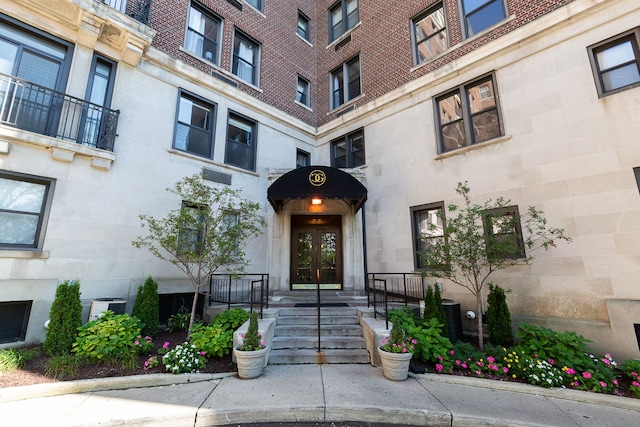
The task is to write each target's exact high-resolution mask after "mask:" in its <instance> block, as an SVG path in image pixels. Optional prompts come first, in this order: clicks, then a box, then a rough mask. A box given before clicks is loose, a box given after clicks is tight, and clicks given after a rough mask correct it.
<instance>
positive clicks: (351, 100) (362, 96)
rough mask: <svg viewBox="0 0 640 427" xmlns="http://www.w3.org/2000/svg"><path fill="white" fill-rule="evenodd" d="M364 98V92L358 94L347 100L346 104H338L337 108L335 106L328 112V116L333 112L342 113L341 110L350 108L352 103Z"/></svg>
mask: <svg viewBox="0 0 640 427" xmlns="http://www.w3.org/2000/svg"><path fill="white" fill-rule="evenodd" d="M362 98H364V93H361V94H360V95H358V96H356V97H355V98H353V99H350V100H348V101H347V102H345V103H344V104H341V105H339V106H337V107H336V108H334V109H333V110H331V111H329V112H328V113H327V116H329V115H331V114H337V113H340V111H341V110H344V109H346V108H348V107H349V106H351V105H352V104H354V103H356V102H357V101H359V100H361V99H362Z"/></svg>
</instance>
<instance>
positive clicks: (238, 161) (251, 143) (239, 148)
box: [224, 113, 257, 171]
mask: <svg viewBox="0 0 640 427" xmlns="http://www.w3.org/2000/svg"><path fill="white" fill-rule="evenodd" d="M256 127H257V124H256V122H255V121H253V120H250V119H248V118H246V117H243V116H240V115H239V114H235V113H229V121H228V124H227V146H226V149H225V155H224V162H225V163H226V164H228V165H233V166H237V167H239V168H242V169H247V170H250V171H255V169H256V158H255V157H256Z"/></svg>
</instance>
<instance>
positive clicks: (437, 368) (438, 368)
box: [436, 363, 444, 374]
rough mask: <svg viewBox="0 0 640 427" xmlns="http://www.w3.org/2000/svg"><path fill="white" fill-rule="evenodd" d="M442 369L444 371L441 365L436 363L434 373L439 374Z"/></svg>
mask: <svg viewBox="0 0 640 427" xmlns="http://www.w3.org/2000/svg"><path fill="white" fill-rule="evenodd" d="M443 369H444V367H443V366H442V365H441V364H439V363H436V372H438V373H439V374H441V373H442V370H443Z"/></svg>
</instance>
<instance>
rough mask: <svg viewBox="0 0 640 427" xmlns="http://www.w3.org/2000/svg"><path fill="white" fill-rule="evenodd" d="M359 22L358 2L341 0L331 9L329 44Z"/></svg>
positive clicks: (356, 0)
mask: <svg viewBox="0 0 640 427" xmlns="http://www.w3.org/2000/svg"><path fill="white" fill-rule="evenodd" d="M358 22H360V17H359V16H358V0H339V1H338V2H337V3H335V4H334V5H333V6H332V7H331V8H330V9H329V43H331V42H332V41H334V40H335V39H337V38H338V37H340V36H341V35H343V34H344V33H346V32H347V31H348V30H350V29H351V28H353V27H354V26H355V25H356V24H357V23H358Z"/></svg>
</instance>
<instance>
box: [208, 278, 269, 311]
mask: <svg viewBox="0 0 640 427" xmlns="http://www.w3.org/2000/svg"><path fill="white" fill-rule="evenodd" d="M258 290H259V292H260V293H259V294H258V292H257V291H258ZM268 295H269V275H268V274H266V273H254V274H245V275H243V276H237V275H233V274H224V273H220V274H212V275H211V277H210V279H209V304H212V303H222V304H226V305H227V309H230V308H231V304H241V305H249V307H250V310H251V311H253V309H254V306H256V307H257V309H259V311H260V318H262V314H263V309H264V308H269V299H268Z"/></svg>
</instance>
